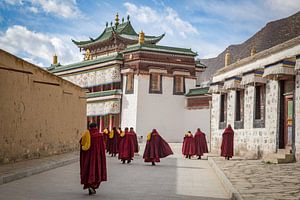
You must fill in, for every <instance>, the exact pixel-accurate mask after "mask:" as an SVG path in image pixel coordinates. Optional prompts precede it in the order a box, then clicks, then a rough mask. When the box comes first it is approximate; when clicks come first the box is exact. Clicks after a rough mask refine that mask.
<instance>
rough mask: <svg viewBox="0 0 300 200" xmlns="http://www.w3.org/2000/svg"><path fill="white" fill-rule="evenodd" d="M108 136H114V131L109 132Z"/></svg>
mask: <svg viewBox="0 0 300 200" xmlns="http://www.w3.org/2000/svg"><path fill="white" fill-rule="evenodd" d="M108 137H109V139H112V138H113V137H114V132H113V131H111V132H110V133H109V135H108Z"/></svg>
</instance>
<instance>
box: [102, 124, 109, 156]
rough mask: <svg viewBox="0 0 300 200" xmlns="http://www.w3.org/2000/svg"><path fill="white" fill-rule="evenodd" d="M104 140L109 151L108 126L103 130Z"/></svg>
mask: <svg viewBox="0 0 300 200" xmlns="http://www.w3.org/2000/svg"><path fill="white" fill-rule="evenodd" d="M102 134H103V141H104V144H105V149H106V151H108V146H109V144H108V143H109V142H108V134H109V129H108V128H105V129H104V130H103V133H102Z"/></svg>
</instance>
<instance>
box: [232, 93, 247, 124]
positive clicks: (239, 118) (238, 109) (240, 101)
mask: <svg viewBox="0 0 300 200" xmlns="http://www.w3.org/2000/svg"><path fill="white" fill-rule="evenodd" d="M244 99H245V92H244V90H237V91H236V96H235V114H234V128H235V129H243V128H244Z"/></svg>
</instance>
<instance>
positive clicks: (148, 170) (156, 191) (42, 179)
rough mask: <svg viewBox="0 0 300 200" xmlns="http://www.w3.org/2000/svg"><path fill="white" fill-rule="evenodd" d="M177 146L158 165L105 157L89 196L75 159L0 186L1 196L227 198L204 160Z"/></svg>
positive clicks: (130, 198)
mask: <svg viewBox="0 0 300 200" xmlns="http://www.w3.org/2000/svg"><path fill="white" fill-rule="evenodd" d="M180 146H181V144H178V145H173V146H172V148H173V150H174V152H175V155H173V156H170V157H168V158H165V159H162V162H161V163H159V164H158V165H157V166H151V165H150V164H145V163H144V162H143V160H142V158H141V156H137V157H136V159H135V160H134V162H133V163H132V164H121V163H120V161H118V160H117V158H111V157H107V158H108V163H107V165H108V179H109V180H108V182H104V183H103V184H101V186H100V189H99V190H98V191H97V194H96V195H95V196H92V197H89V196H88V194H87V191H84V190H82V186H81V185H80V184H79V183H80V180H79V163H78V162H76V163H73V164H69V165H66V166H64V167H59V168H56V169H53V170H50V171H46V172H43V173H40V174H37V175H33V176H30V177H27V178H23V179H20V180H16V181H13V182H9V183H6V184H3V185H0V199H5V200H8V199H12V200H15V199H18V200H23V199H24V200H25V199H31V200H34V199H86V198H91V199H102V200H106V199H107V200H108V199H109V200H114V199H116V200H117V199H128V200H140V199H145V200H146V199H159V200H160V199H162V200H164V199H186V200H193V199H195V200H196V199H200V200H201V199H203V200H217V199H228V195H227V194H226V192H225V191H224V188H223V186H222V185H221V183H220V181H219V180H218V178H217V176H216V174H215V173H214V171H213V170H212V169H211V167H210V166H209V165H208V162H207V160H196V159H192V160H188V159H184V158H182V156H181V155H180V154H179V152H180ZM141 152H143V145H142V146H141Z"/></svg>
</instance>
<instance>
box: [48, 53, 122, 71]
mask: <svg viewBox="0 0 300 200" xmlns="http://www.w3.org/2000/svg"><path fill="white" fill-rule="evenodd" d="M112 60H123V55H122V54H120V53H113V54H110V55H108V56H106V55H105V56H101V57H98V58H96V59H94V60H84V61H81V62H77V63H73V64H70V65H59V66H56V67H55V66H54V67H53V66H51V67H49V68H48V69H47V70H48V71H50V72H61V71H66V70H70V69H76V68H80V67H85V66H89V65H94V64H99V63H104V62H108V61H112Z"/></svg>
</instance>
